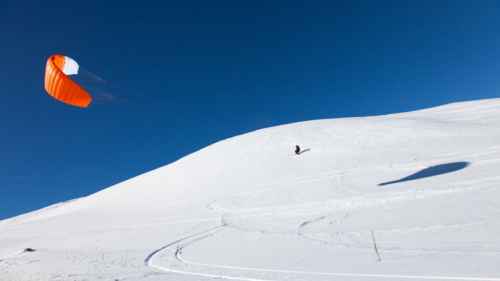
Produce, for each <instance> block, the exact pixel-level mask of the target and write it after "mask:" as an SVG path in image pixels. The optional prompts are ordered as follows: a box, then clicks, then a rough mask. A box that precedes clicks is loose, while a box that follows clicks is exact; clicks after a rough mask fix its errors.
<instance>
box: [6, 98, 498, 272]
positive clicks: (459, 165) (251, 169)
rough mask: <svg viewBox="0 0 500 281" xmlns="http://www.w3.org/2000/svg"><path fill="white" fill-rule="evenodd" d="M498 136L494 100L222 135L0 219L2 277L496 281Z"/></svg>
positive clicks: (496, 106)
mask: <svg viewBox="0 0 500 281" xmlns="http://www.w3.org/2000/svg"><path fill="white" fill-rule="evenodd" d="M498 124H500V100H499V99H494V100H480V101H474V102H465V103H456V104H450V105H446V106H441V107H436V108H431V109H427V110H422V111H415V112H408V113H401V114H393V115H386V116H375V117H367V118H345V119H332V120H317V121H308V122H302V123H295V124H289V125H284V126H279V127H273V128H267V129H262V130H258V131H255V132H251V133H248V134H245V135H241V136H237V137H234V138H231V139H227V140H224V141H221V142H219V143H216V144H213V145H210V146H208V147H206V148H205V149H202V150H200V151H198V152H195V153H193V154H191V155H188V156H186V157H184V158H183V159H181V160H179V161H177V162H175V163H172V164H170V165H167V166H165V167H162V168H159V169H156V170H154V171H151V172H149V173H146V174H144V175H140V176H138V177H135V178H133V179H130V180H128V181H126V182H123V183H121V184H118V185H115V186H112V187H110V188H107V189H104V190H102V191H101V192H98V193H96V194H93V195H90V196H87V197H84V198H79V199H76V200H72V201H69V202H63V203H60V204H56V205H53V206H49V207H47V208H45V209H42V210H38V211H35V212H32V213H28V214H25V215H22V216H18V217H15V218H11V219H8V220H4V221H1V222H0V281H10V280H20V281H24V280H33V281H34V280H37V281H38V280H56V281H57V280H72V281H83V280H86V281H90V280H112V281H115V280H147V281H148V280H152V281H156V280H176V281H177V280H181V281H182V280H214V279H219V280H242V281H277V280H292V281H293V280H319V281H321V280H483V281H484V280H488V281H491V280H500V267H499V266H498V265H499V264H500V240H499V239H498V237H500V220H499V219H498V218H499V217H500V200H499V199H500V174H499V173H498V171H500V142H499V140H500V127H499V126H498ZM296 144H299V145H300V146H301V147H302V148H303V149H307V152H306V153H302V154H300V155H295V154H294V152H293V150H294V148H295V145H296ZM27 248H31V249H33V250H34V251H25V249H27Z"/></svg>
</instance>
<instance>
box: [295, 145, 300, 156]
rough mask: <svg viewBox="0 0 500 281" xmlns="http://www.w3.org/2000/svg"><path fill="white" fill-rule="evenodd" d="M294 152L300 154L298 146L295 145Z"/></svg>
mask: <svg viewBox="0 0 500 281" xmlns="http://www.w3.org/2000/svg"><path fill="white" fill-rule="evenodd" d="M295 154H296V155H300V146H298V145H295Z"/></svg>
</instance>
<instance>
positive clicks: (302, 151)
mask: <svg viewBox="0 0 500 281" xmlns="http://www.w3.org/2000/svg"><path fill="white" fill-rule="evenodd" d="M309 151H311V149H310V148H306V149H303V150H301V151H300V152H299V153H297V154H298V155H300V154H302V153H306V152H309Z"/></svg>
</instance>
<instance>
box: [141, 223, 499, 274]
mask: <svg viewBox="0 0 500 281" xmlns="http://www.w3.org/2000/svg"><path fill="white" fill-rule="evenodd" d="M224 227H225V226H224V225H219V226H215V227H212V228H210V229H207V230H205V231H202V232H199V233H196V234H192V235H188V236H186V237H183V238H181V239H178V240H176V241H174V242H171V243H169V244H167V245H165V246H163V247H161V248H159V249H157V250H155V251H153V252H152V253H151V254H149V255H148V256H147V258H146V259H145V261H144V262H145V264H146V265H147V266H149V267H150V268H153V269H156V270H159V271H162V272H170V273H177V274H182V275H190V276H198V277H205V278H217V279H225V280H240V281H278V280H284V279H281V278H278V279H262V278H253V277H245V276H238V275H236V274H235V275H229V274H213V273H207V272H197V271H190V270H182V269H175V268H172V267H166V266H162V265H159V264H156V263H155V262H154V259H155V257H156V255H158V254H160V253H161V252H164V251H165V252H167V251H169V252H171V255H172V256H173V258H175V260H176V261H178V262H179V263H181V264H182V265H187V266H198V267H206V268H212V269H220V270H226V271H244V272H257V273H282V274H290V275H292V276H293V275H300V276H326V277H355V278H363V279H373V278H381V279H409V280H410V279H411V280H415V279H416V280H457V281H500V278H495V277H491V278H490V277H467V276H440V275H404V274H378V273H377V274H369V273H346V272H311V271H301V270H285V269H268V268H256V267H242V266H230V265H220V264H209V263H200V262H193V261H189V260H186V259H185V258H183V257H182V251H183V249H185V248H187V247H188V246H190V245H193V244H194V243H196V242H198V241H201V240H203V239H206V238H209V237H211V236H214V235H216V234H217V232H219V231H222V230H223V228H224ZM173 249H175V250H173ZM286 279H288V278H286Z"/></svg>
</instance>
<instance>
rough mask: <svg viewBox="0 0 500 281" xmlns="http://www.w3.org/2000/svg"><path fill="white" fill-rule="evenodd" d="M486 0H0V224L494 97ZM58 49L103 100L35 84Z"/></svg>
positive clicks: (492, 23) (499, 18) (499, 21)
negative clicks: (263, 138) (149, 177)
mask: <svg viewBox="0 0 500 281" xmlns="http://www.w3.org/2000/svg"><path fill="white" fill-rule="evenodd" d="M499 26H500V2H499V1H458V0H457V1H371V0H368V1H234V0H231V1H189V0H186V1H152V2H148V1H116V2H114V3H113V1H93V0H90V1H61V2H56V1H10V0H7V1H1V2H0V36H1V37H0V38H1V41H0V42H1V43H0V46H1V49H0V50H1V51H0V86H1V87H0V95H1V97H2V100H1V102H0V124H1V126H0V139H1V146H0V159H1V169H0V182H1V185H0V218H5V217H10V216H13V215H16V214H20V213H23V212H26V211H29V210H33V209H37V208H40V207H44V206H46V205H48V204H51V203H55V202H59V201H64V200H68V199H71V198H74V197H79V196H83V195H87V194H90V193H93V192H95V191H98V190H100V189H102V188H105V187H107V186H110V185H112V184H115V183H118V182H120V181H123V180H126V179H128V178H130V177H133V176H136V175H138V174H141V173H143V172H146V171H149V170H151V169H154V168H157V167H159V166H162V165H165V164H167V163H170V162H172V161H174V160H176V159H178V158H180V157H182V156H184V155H186V154H188V153H191V152H194V151H196V150H198V149H200V148H203V147H204V146H206V145H208V144H211V143H213V142H215V141H218V140H221V139H225V138H228V137H231V136H235V135H238V134H241V133H245V132H248V131H251V130H255V129H259V128H264V127H268V126H273V125H279V124H284V123H289V122H295V121H303V120H310V119H320V118H334V117H345V116H365V115H373V114H384V113H391V112H399V111H408V110H414V109H418V108H424V107H429V106H434V105H439V104H443V103H447V102H453V101H460V100H471V99H480V98H490V97H499V96H500V95H499V89H500V79H499V77H500V75H499V74H500V32H499V31H498V30H499ZM54 53H62V54H66V55H68V56H71V57H73V58H75V59H77V60H78V61H79V62H80V63H81V65H82V66H83V67H85V68H86V69H88V70H90V71H92V72H94V73H96V74H99V75H100V76H101V77H103V78H104V79H106V80H107V81H108V82H109V84H110V88H111V89H112V92H113V94H114V95H115V96H117V97H118V100H116V101H114V102H107V103H100V104H95V105H94V106H92V107H91V108H90V109H88V110H81V109H78V108H73V107H69V106H66V105H64V104H62V103H58V102H56V101H54V100H53V99H52V98H50V97H49V96H47V95H46V94H45V92H44V90H43V73H44V66H45V61H46V59H47V57H48V56H49V55H51V54H54Z"/></svg>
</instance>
